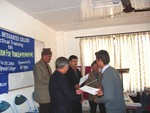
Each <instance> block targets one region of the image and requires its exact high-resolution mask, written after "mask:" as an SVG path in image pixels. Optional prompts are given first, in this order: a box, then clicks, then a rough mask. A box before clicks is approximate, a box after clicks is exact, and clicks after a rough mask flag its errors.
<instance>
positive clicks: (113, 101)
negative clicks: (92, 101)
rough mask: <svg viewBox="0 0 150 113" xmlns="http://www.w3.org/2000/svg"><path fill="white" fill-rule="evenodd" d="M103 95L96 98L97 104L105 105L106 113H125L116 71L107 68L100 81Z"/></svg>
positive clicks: (119, 81) (120, 84) (120, 85)
mask: <svg viewBox="0 0 150 113" xmlns="http://www.w3.org/2000/svg"><path fill="white" fill-rule="evenodd" d="M101 85H102V87H103V92H104V95H103V96H101V97H99V98H97V99H96V102H97V103H105V107H106V112H107V113H126V110H125V102H124V96H123V89H122V83H121V80H120V76H119V73H118V71H117V70H115V69H114V68H113V67H111V66H110V67H108V68H107V69H106V70H105V71H104V72H103V76H102V80H101Z"/></svg>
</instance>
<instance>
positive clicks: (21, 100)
mask: <svg viewBox="0 0 150 113" xmlns="http://www.w3.org/2000/svg"><path fill="white" fill-rule="evenodd" d="M14 107H15V110H16V113H36V112H34V111H33V110H32V108H31V106H30V104H29V102H28V100H27V98H26V97H25V96H24V95H17V96H15V99H14Z"/></svg>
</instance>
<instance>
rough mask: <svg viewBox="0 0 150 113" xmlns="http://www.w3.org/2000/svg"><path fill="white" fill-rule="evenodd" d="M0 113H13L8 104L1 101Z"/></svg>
mask: <svg viewBox="0 0 150 113" xmlns="http://www.w3.org/2000/svg"><path fill="white" fill-rule="evenodd" d="M0 113H14V111H13V109H12V107H11V105H10V104H9V103H8V102H6V101H4V100H1V101H0Z"/></svg>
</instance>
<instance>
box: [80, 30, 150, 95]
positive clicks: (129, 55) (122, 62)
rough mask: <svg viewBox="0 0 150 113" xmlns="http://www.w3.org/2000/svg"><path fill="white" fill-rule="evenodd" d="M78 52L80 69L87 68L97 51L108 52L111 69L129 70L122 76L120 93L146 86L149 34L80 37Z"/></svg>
mask: <svg viewBox="0 0 150 113" xmlns="http://www.w3.org/2000/svg"><path fill="white" fill-rule="evenodd" d="M80 49H81V65H82V67H83V68H84V66H90V64H91V63H92V62H93V61H94V60H95V52H97V51H99V50H101V49H104V50H107V51H108V52H109V55H110V65H111V66H113V67H115V68H116V69H124V68H129V73H123V86H124V91H135V92H137V91H142V90H144V87H148V86H150V71H149V70H150V32H142V33H130V34H117V35H106V36H95V37H91V38H89V37H88V38H81V39H80Z"/></svg>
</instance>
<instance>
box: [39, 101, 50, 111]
mask: <svg viewBox="0 0 150 113" xmlns="http://www.w3.org/2000/svg"><path fill="white" fill-rule="evenodd" d="M39 107H40V109H39V113H50V103H46V104H41V103H40V104H39Z"/></svg>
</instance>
